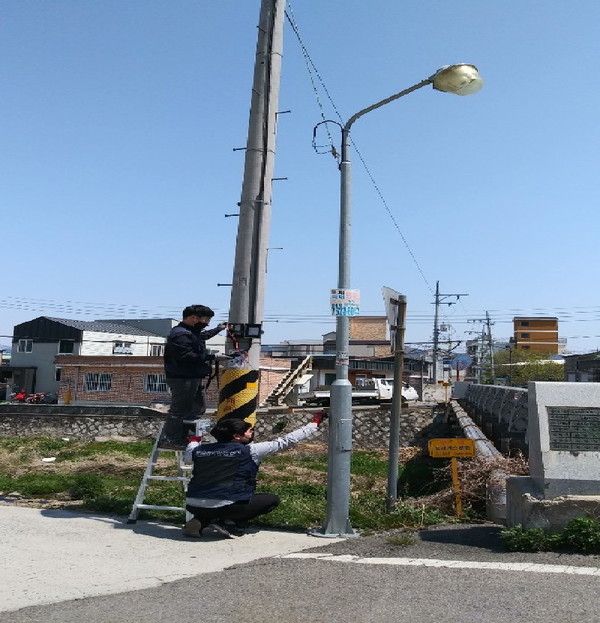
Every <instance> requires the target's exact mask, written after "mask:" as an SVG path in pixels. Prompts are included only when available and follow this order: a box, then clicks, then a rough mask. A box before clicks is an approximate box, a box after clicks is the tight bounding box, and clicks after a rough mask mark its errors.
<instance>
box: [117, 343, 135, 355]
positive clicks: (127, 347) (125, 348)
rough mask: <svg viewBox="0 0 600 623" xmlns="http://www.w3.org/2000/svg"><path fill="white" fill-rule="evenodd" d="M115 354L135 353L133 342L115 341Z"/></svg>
mask: <svg viewBox="0 0 600 623" xmlns="http://www.w3.org/2000/svg"><path fill="white" fill-rule="evenodd" d="M113 355H133V342H115V345H114V346H113Z"/></svg>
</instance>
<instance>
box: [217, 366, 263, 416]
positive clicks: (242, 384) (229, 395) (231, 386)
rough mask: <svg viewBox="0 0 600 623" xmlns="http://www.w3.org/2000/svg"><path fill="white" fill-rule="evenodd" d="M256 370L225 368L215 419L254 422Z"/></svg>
mask: <svg viewBox="0 0 600 623" xmlns="http://www.w3.org/2000/svg"><path fill="white" fill-rule="evenodd" d="M257 399H258V370H252V369H248V370H235V369H234V370H225V371H224V372H223V374H222V376H221V389H220V391H219V408H218V409H217V421H219V420H221V419H222V418H236V419H238V420H246V422H249V423H250V424H251V425H252V426H254V425H255V424H256V406H257Z"/></svg>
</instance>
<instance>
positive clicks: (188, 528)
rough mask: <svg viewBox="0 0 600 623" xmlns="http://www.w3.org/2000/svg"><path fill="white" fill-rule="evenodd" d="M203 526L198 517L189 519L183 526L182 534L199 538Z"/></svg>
mask: <svg viewBox="0 0 600 623" xmlns="http://www.w3.org/2000/svg"><path fill="white" fill-rule="evenodd" d="M203 528H204V526H203V525H202V522H201V521H199V520H198V519H196V518H194V519H190V520H189V521H187V522H186V523H185V526H183V534H184V536H189V537H191V538H195V539H199V538H200V537H201V536H202V530H203Z"/></svg>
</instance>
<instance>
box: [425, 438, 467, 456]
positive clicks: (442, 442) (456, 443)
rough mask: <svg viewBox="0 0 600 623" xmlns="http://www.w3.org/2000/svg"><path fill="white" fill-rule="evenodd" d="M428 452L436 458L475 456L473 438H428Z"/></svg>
mask: <svg viewBox="0 0 600 623" xmlns="http://www.w3.org/2000/svg"><path fill="white" fill-rule="evenodd" d="M429 454H430V455H431V456H433V457H436V458H452V457H466V456H475V440H474V439H430V440H429Z"/></svg>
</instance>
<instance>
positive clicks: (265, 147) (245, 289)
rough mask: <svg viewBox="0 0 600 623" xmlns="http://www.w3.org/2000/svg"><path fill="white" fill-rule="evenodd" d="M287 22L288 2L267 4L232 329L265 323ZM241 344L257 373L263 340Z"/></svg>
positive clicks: (246, 172)
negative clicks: (284, 41)
mask: <svg viewBox="0 0 600 623" xmlns="http://www.w3.org/2000/svg"><path fill="white" fill-rule="evenodd" d="M284 18H285V0H262V2H261V8H260V17H259V24H258V42H257V46H256V62H255V65H254V81H253V85H252V99H251V105H250V120H249V127H248V140H247V144H246V159H245V163H244V180H243V183H242V195H241V201H240V204H239V205H240V220H239V225H238V234H237V242H236V248H235V262H234V268H233V281H232V288H231V302H230V306H229V323H230V324H241V325H248V324H255V325H259V324H262V322H263V316H264V296H265V281H266V264H267V248H268V239H269V227H270V224H271V198H272V180H273V167H274V161H275V137H276V132H277V106H278V103H279V84H280V78H281V60H282V51H283V24H284ZM236 339H237V346H238V348H239V349H240V350H243V351H247V352H248V362H249V365H250V366H251V367H252V368H254V369H256V370H258V367H259V358H260V337H248V336H239V337H237V338H236ZM233 347H234V344H233V341H232V340H231V338H228V342H227V348H228V349H231V348H233Z"/></svg>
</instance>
